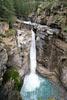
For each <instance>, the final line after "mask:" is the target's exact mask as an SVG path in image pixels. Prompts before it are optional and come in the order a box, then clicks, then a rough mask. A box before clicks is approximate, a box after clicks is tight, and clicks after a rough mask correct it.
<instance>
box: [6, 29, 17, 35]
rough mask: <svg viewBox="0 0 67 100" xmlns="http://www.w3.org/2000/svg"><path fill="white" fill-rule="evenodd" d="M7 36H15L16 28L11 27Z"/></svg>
mask: <svg viewBox="0 0 67 100" xmlns="http://www.w3.org/2000/svg"><path fill="white" fill-rule="evenodd" d="M6 36H7V37H11V36H15V30H14V29H10V30H9V31H8V32H7V33H6Z"/></svg>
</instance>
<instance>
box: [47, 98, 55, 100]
mask: <svg viewBox="0 0 67 100" xmlns="http://www.w3.org/2000/svg"><path fill="white" fill-rule="evenodd" d="M46 100H56V99H53V98H48V99H46Z"/></svg>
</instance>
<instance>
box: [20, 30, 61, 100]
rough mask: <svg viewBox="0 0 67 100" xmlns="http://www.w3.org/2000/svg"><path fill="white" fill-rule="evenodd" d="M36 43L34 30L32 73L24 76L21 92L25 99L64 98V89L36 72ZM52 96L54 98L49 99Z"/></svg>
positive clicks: (54, 99) (46, 99)
mask: <svg viewBox="0 0 67 100" xmlns="http://www.w3.org/2000/svg"><path fill="white" fill-rule="evenodd" d="M36 66H37V64H36V43H35V33H34V32H33V31H32V44H31V49H30V74H28V75H26V76H25V78H24V84H23V86H22V88H21V91H20V94H21V97H22V99H23V100H63V99H62V98H63V97H62V96H63V95H62V92H61V91H62V90H61V89H60V88H59V86H57V85H56V84H54V83H52V82H51V81H50V80H48V79H47V78H43V77H41V76H39V75H37V74H36ZM49 98H52V99H49Z"/></svg>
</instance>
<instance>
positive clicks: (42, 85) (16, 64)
mask: <svg viewBox="0 0 67 100" xmlns="http://www.w3.org/2000/svg"><path fill="white" fill-rule="evenodd" d="M0 100H67V2H66V3H65V2H58V1H57V2H53V3H47V4H46V3H43V2H39V4H38V5H37V7H36V9H35V10H34V11H33V12H32V13H31V14H30V15H29V16H28V18H27V20H26V21H24V20H21V19H18V18H16V22H15V23H13V24H12V28H10V25H9V24H8V23H7V22H0Z"/></svg>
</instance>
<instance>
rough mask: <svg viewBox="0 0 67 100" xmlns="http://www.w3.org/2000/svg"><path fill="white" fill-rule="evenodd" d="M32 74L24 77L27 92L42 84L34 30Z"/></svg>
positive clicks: (31, 54)
mask: <svg viewBox="0 0 67 100" xmlns="http://www.w3.org/2000/svg"><path fill="white" fill-rule="evenodd" d="M30 70H31V71H30V74H29V75H27V76H26V77H25V79H24V87H25V91H26V92H31V91H34V90H35V89H36V88H38V87H39V86H40V80H39V78H38V76H37V74H36V46H35V33H34V32H33V30H32V45H31V49H30Z"/></svg>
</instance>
